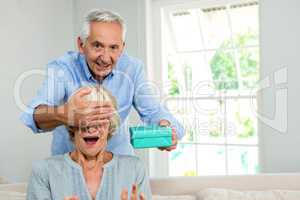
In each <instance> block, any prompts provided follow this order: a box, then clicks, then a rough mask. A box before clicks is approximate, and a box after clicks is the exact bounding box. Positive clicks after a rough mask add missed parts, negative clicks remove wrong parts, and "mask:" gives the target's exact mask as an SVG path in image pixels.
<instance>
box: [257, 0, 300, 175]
mask: <svg viewBox="0 0 300 200" xmlns="http://www.w3.org/2000/svg"><path fill="white" fill-rule="evenodd" d="M299 8H300V1H299V0H288V1H282V0H261V1H260V21H261V76H262V78H265V77H267V76H270V77H271V80H274V77H273V76H272V74H273V72H275V71H277V70H278V69H280V68H283V67H287V70H288V84H287V85H286V84H282V85H281V86H279V87H280V88H283V89H284V88H285V87H287V88H288V97H287V105H288V109H287V110H286V111H284V110H283V111H281V112H279V113H278V112H277V114H278V115H280V116H284V115H285V113H286V112H287V117H288V118H287V119H288V127H287V131H283V132H284V133H280V132H279V131H277V130H276V129H277V128H276V126H277V125H278V124H281V123H282V120H280V121H278V122H277V123H276V124H275V128H274V126H273V128H271V127H270V126H267V125H266V124H264V123H262V124H261V139H262V147H263V148H262V152H261V160H262V164H263V165H262V171H263V172H299V171H300V155H299V152H300V134H299V124H300V123H299V122H300V120H299V110H300V106H299V102H300V92H299V91H300V81H299V80H300V79H299V74H300V68H299V67H300V66H299V46H300V37H299V36H300V26H299V19H300V12H299ZM276 91H279V90H278V88H277V90H276V89H275V87H274V85H272V87H271V88H270V89H267V90H264V91H263V92H262V99H261V100H262V102H261V103H262V110H261V112H262V113H263V114H264V115H266V116H268V117H269V118H274V115H275V113H276V109H275V104H276V101H275V92H276ZM284 106H285V105H284V104H282V105H280V108H284ZM277 110H278V109H277ZM283 119H284V118H283Z"/></svg>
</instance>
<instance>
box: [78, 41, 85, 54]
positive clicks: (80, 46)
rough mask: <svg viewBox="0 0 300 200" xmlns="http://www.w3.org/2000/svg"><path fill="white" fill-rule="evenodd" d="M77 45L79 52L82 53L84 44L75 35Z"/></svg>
mask: <svg viewBox="0 0 300 200" xmlns="http://www.w3.org/2000/svg"><path fill="white" fill-rule="evenodd" d="M77 47H78V50H79V52H80V53H84V49H83V48H84V44H83V41H82V40H81V38H80V37H77Z"/></svg>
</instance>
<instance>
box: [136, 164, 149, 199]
mask: <svg viewBox="0 0 300 200" xmlns="http://www.w3.org/2000/svg"><path fill="white" fill-rule="evenodd" d="M136 172H137V178H136V179H137V180H136V184H137V189H138V192H139V194H140V193H141V192H142V193H144V195H145V197H146V199H147V200H151V199H152V192H151V188H150V181H149V177H148V174H147V172H146V168H145V165H144V163H143V162H142V161H141V160H140V159H138V162H137V165H136Z"/></svg>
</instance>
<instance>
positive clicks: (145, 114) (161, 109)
mask: <svg viewBox="0 0 300 200" xmlns="http://www.w3.org/2000/svg"><path fill="white" fill-rule="evenodd" d="M134 90H135V91H134V98H133V106H134V107H135V109H136V110H137V112H138V113H139V115H140V117H141V119H142V121H143V122H144V123H146V124H158V123H159V121H160V120H161V119H165V120H168V121H169V122H170V123H171V126H172V127H174V128H175V129H176V133H177V136H178V138H179V139H181V138H182V137H183V136H184V128H183V126H182V125H181V124H180V123H179V122H178V120H177V119H176V118H175V117H174V116H173V115H172V114H171V113H170V112H169V111H168V109H167V108H166V107H165V106H163V105H161V104H160V100H159V99H160V95H159V94H160V92H159V88H157V86H156V85H154V84H153V83H151V82H149V81H146V78H145V73H144V70H143V65H142V64H140V65H139V66H138V67H137V75H136V77H135V80H134Z"/></svg>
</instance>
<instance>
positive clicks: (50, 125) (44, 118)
mask: <svg viewBox="0 0 300 200" xmlns="http://www.w3.org/2000/svg"><path fill="white" fill-rule="evenodd" d="M63 113H64V106H63V105H62V106H48V105H39V106H38V107H36V109H35V110H34V113H33V119H34V121H35V123H36V126H37V128H39V129H42V130H51V129H54V128H56V127H57V126H60V125H63V124H66V122H67V121H66V119H65V117H64V114H63Z"/></svg>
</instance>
